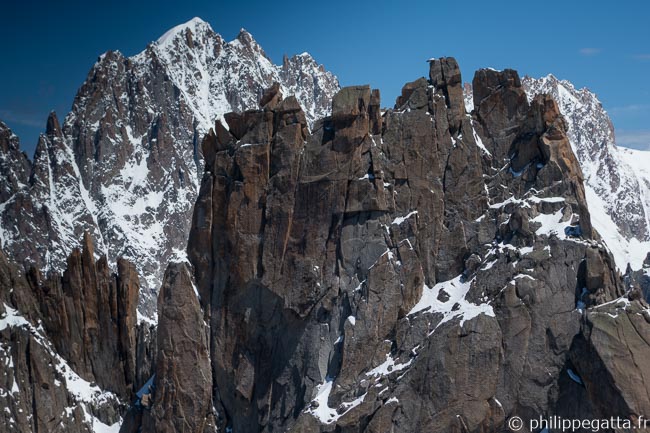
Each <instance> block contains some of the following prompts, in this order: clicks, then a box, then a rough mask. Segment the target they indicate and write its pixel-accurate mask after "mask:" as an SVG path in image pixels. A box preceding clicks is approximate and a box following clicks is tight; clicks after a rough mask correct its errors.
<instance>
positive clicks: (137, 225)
mask: <svg viewBox="0 0 650 433" xmlns="http://www.w3.org/2000/svg"><path fill="white" fill-rule="evenodd" d="M274 82H277V83H278V84H279V87H280V89H281V90H282V92H283V93H284V94H286V95H290V94H293V95H295V96H296V98H297V100H298V101H299V103H300V105H301V107H302V108H303V109H304V110H305V115H306V118H307V120H308V123H309V124H310V125H311V124H312V123H313V122H314V121H315V120H316V119H317V118H320V117H323V116H324V115H326V114H328V112H329V107H330V101H331V98H332V95H333V94H334V92H336V91H337V90H338V82H337V80H336V77H334V76H333V75H332V74H331V73H329V72H327V71H325V70H324V69H323V67H322V66H320V65H318V64H317V63H316V62H315V61H314V59H313V58H312V57H311V56H309V54H306V53H303V54H300V55H297V56H293V57H291V58H287V57H285V59H284V60H283V63H282V65H274V64H273V63H272V62H271V61H270V59H269V58H268V57H267V56H266V54H265V53H264V51H263V50H262V48H261V47H260V46H259V44H257V42H256V41H255V40H254V39H253V37H252V36H251V35H250V34H249V33H248V32H246V31H245V30H242V31H241V32H240V33H239V35H238V36H237V38H236V39H235V40H233V41H231V42H226V41H224V40H223V38H222V37H221V36H220V35H218V34H217V33H215V32H214V31H213V30H212V28H211V27H210V25H209V24H207V23H206V22H204V21H202V20H200V19H199V18H195V19H193V20H191V21H189V22H187V23H185V24H182V25H179V26H177V27H174V28H173V29H171V30H169V31H168V32H167V33H165V34H164V35H163V36H162V37H160V38H159V39H158V40H157V41H155V42H152V43H151V44H149V45H148V46H147V48H146V49H145V50H144V51H142V52H141V53H139V54H137V55H135V56H132V57H125V56H124V55H123V54H121V53H120V52H117V51H109V52H107V53H105V54H103V55H102V56H100V57H99V59H98V60H97V62H96V63H95V65H94V66H93V67H92V69H91V71H90V72H89V74H88V77H87V79H86V81H85V82H84V84H83V85H82V86H81V88H80V89H79V91H78V93H77V95H76V97H75V99H74V103H73V107H72V110H71V112H70V113H69V114H68V115H67V116H66V118H65V120H64V121H63V124H62V125H60V124H59V121H58V119H57V117H56V115H55V114H52V115H50V117H49V119H48V121H47V128H46V133H45V134H43V135H42V136H41V137H40V139H39V143H38V146H37V149H36V153H35V155H34V159H33V163H30V161H29V160H28V158H27V157H26V156H25V155H23V154H21V153H20V151H19V148H18V141H17V139H16V137H15V136H14V135H13V134H12V133H11V131H9V129H8V128H7V127H6V126H5V125H4V124H0V164H2V168H3V171H2V173H3V178H2V182H3V183H2V184H0V188H2V189H1V191H0V200H1V203H0V241H2V246H3V248H4V249H5V251H6V252H7V253H8V255H9V257H10V258H11V259H13V260H14V261H16V262H18V263H20V264H25V265H26V266H30V265H36V266H37V267H40V268H41V269H42V270H43V271H44V272H48V271H51V270H56V271H62V270H63V269H64V268H65V261H66V257H67V256H68V254H69V253H70V251H71V250H72V249H73V248H74V247H76V246H78V245H79V239H81V238H82V236H83V233H84V232H86V231H87V232H89V233H90V234H91V235H92V237H93V239H94V242H95V243H96V245H97V250H98V251H100V252H101V253H102V254H105V255H106V256H107V257H108V261H109V264H110V266H112V267H114V266H115V263H116V261H117V258H118V257H125V258H128V259H130V260H131V261H132V262H133V263H135V264H136V267H137V270H138V272H139V274H140V275H141V276H142V286H143V296H142V298H141V301H142V306H143V308H142V311H143V312H144V313H145V314H146V315H148V316H152V315H153V314H154V310H155V291H156V290H157V289H158V288H159V286H160V283H161V279H162V274H163V272H164V267H165V265H164V264H166V263H167V262H168V261H169V260H170V259H172V258H177V259H178V258H182V256H183V255H184V251H185V245H186V243H187V236H188V233H189V222H190V220H191V215H192V207H193V204H194V201H195V200H196V197H197V193H198V185H199V178H200V173H201V172H202V170H203V168H202V167H203V165H202V164H203V156H202V154H201V149H200V146H199V144H200V141H201V139H202V137H203V136H204V134H206V133H207V132H208V130H209V129H210V128H211V127H212V126H213V125H214V120H215V119H217V118H219V117H220V116H222V115H223V114H224V113H226V112H229V111H243V110H247V109H250V108H256V107H257V106H258V102H259V99H260V97H261V96H262V91H263V89H264V88H267V87H270V86H271V85H272V84H273V83H274Z"/></svg>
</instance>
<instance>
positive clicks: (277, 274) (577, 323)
mask: <svg viewBox="0 0 650 433" xmlns="http://www.w3.org/2000/svg"><path fill="white" fill-rule="evenodd" d="M473 87H474V100H473V107H474V109H473V111H472V112H471V113H467V112H466V109H465V101H464V98H463V88H462V81H461V74H460V70H459V68H458V65H457V63H456V61H455V60H454V59H452V58H443V59H434V60H431V61H430V73H429V79H428V80H427V79H420V80H416V81H414V82H412V83H409V84H407V85H406V86H405V87H404V89H403V90H402V95H401V96H400V97H399V98H398V100H397V102H396V105H395V109H394V110H387V111H386V112H384V113H382V112H381V111H380V110H379V109H378V107H379V106H380V105H379V104H380V103H379V93H378V92H376V91H372V90H371V89H370V88H369V87H368V86H356V87H348V88H344V89H342V90H341V91H340V92H339V93H338V94H337V95H336V96H335V97H334V98H333V101H332V115H331V116H330V117H327V118H324V119H322V120H320V121H318V122H316V124H315V125H314V127H313V128H312V129H311V132H310V130H309V129H308V125H307V122H306V119H305V115H304V113H303V112H302V110H301V109H300V106H299V105H298V104H297V103H296V101H295V99H293V98H291V97H290V98H287V99H284V100H282V99H281V98H280V97H278V95H277V93H276V92H275V91H274V90H273V89H271V90H270V91H269V93H268V94H267V97H265V98H263V103H264V104H263V105H264V108H263V109H262V110H251V111H246V112H244V113H239V114H235V113H231V114H227V115H226V116H225V117H224V122H226V123H227V127H226V126H224V124H222V122H221V121H218V122H217V123H216V125H215V127H214V129H213V131H211V132H210V133H209V134H208V135H207V136H206V138H205V139H204V141H203V154H204V155H205V161H206V164H205V173H204V175H203V179H202V182H201V188H200V192H199V197H198V200H197V203H196V206H195V209H194V216H193V220H192V229H191V231H190V240H189V244H188V257H189V259H190V261H191V262H192V264H193V270H194V275H195V278H196V282H197V291H198V293H199V295H200V302H201V308H202V310H203V317H204V318H205V320H206V321H208V323H209V328H210V329H209V333H210V337H209V344H210V354H211V366H212V378H213V384H212V385H213V388H212V389H213V392H212V400H213V403H214V407H215V415H216V424H217V427H218V428H220V429H232V430H233V431H261V432H270V431H278V430H281V431H301V432H303V431H341V432H384V431H396V432H398V431H399V432H401V431H404V432H406V431H458V432H460V431H464V432H478V431H482V432H488V431H502V430H503V429H504V428H505V422H506V420H507V419H508V418H509V417H511V416H515V415H517V416H520V417H522V418H524V419H530V418H533V417H538V416H550V415H557V414H561V415H563V416H570V417H574V418H582V417H584V418H588V417H600V416H602V417H605V416H609V415H611V414H614V413H617V414H620V415H621V416H629V417H634V416H640V415H641V414H643V413H645V412H644V410H646V409H645V406H644V404H645V401H644V399H643V395H644V394H645V393H646V387H645V385H643V384H642V383H637V382H635V381H633V380H628V381H627V382H621V381H620V379H619V378H618V376H617V375H619V374H622V373H619V368H620V369H621V370H620V371H624V370H625V369H627V368H630V369H632V370H634V371H635V373H634V374H635V375H637V376H639V377H645V375H646V374H647V373H648V370H647V368H646V367H645V364H641V363H639V364H636V365H634V366H632V363H633V360H634V359H636V357H642V356H643V355H642V353H643V351H644V350H647V349H648V343H647V342H646V341H645V340H644V339H643V338H636V337H635V336H634V335H633V334H632V333H631V332H626V331H625V329H624V328H626V327H628V328H630V326H647V325H644V323H645V321H644V320H643V319H642V318H641V316H640V317H639V318H637V317H636V316H634V313H633V308H637V309H638V308H641V309H643V308H646V307H645V305H646V304H644V301H643V300H637V301H629V300H628V298H626V297H625V296H628V297H632V295H631V294H632V292H631V291H630V290H629V284H627V283H625V281H624V280H623V278H622V277H621V276H620V274H618V273H617V271H616V268H615V266H614V265H613V260H612V257H611V255H610V253H609V252H608V250H607V248H606V247H605V246H604V245H602V244H601V243H600V242H599V239H600V238H599V236H598V234H597V232H596V231H595V230H594V229H593V227H592V224H591V220H590V215H589V211H588V208H587V202H586V199H585V190H584V185H583V174H582V170H581V168H580V165H579V163H578V160H577V158H576V156H575V155H574V153H573V151H572V149H571V144H570V142H569V139H568V137H567V124H566V121H565V120H564V118H563V117H562V115H561V114H560V111H559V108H558V105H557V104H556V102H555V101H554V100H553V99H552V98H551V97H550V96H547V95H539V96H537V97H535V98H533V99H532V100H531V101H530V102H529V100H528V98H527V96H526V93H525V91H524V89H523V87H522V85H521V81H520V79H519V77H518V75H517V73H516V72H515V71H512V70H506V71H503V72H498V71H493V70H480V71H478V72H477V73H476V75H475V77H474V80H473ZM269 101H273V102H272V103H269ZM615 300H616V303H620V302H622V303H624V304H625V305H626V306H629V309H625V308H624V309H621V310H620V311H619V312H618V315H616V314H612V316H609V317H613V316H615V317H616V319H615V320H613V321H611V323H606V324H601V323H598V322H597V321H595V319H594V318H593V317H595V315H597V314H599V313H598V309H599V308H604V307H601V305H604V304H607V303H608V302H611V301H615ZM607 305H610V304H607ZM616 305H618V304H616ZM625 317H633V319H627V320H626V319H625ZM630 320H634V325H629V323H630ZM590 323H592V324H591V325H590ZM600 328H610V329H616V330H620V331H621V333H622V334H620V335H617V334H616V333H613V332H609V333H607V338H605V336H604V335H602V334H603V332H599V331H597V330H599V329H600ZM605 332H606V331H605ZM644 332H647V331H644ZM629 345H635V346H637V347H635V348H634V349H633V353H632V354H631V355H630V356H629V357H628V358H627V359H625V360H623V361H620V362H619V361H618V360H617V359H615V357H613V356H612V355H611V353H612V350H613V349H612V348H613V347H616V350H620V351H624V352H625V353H628V352H629V350H628V349H625V347H628V346H629ZM593 352H598V353H601V355H600V356H599V357H593V356H590V353H593ZM614 353H615V352H614ZM610 369H612V370H613V371H611V372H610V373H609V374H610V376H611V379H610V381H609V382H608V383H609V385H607V384H602V383H597V381H596V379H595V378H596V377H598V376H599V375H601V374H602V372H603V371H607V372H609V370H610ZM572 377H578V378H579V377H584V380H583V381H581V382H580V383H577V382H576V381H575V380H573V379H572ZM619 384H623V386H622V387H619ZM607 386H609V388H608V390H611V391H612V392H611V393H610V394H607V395H603V393H602V392H600V391H601V390H602V387H607ZM577 401H584V404H579V403H576V402H577ZM610 403H612V404H610ZM614 403H616V405H614ZM618 408H620V409H621V410H623V409H625V411H623V412H624V413H623V412H621V413H619V411H618Z"/></svg>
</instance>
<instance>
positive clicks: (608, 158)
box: [465, 75, 650, 270]
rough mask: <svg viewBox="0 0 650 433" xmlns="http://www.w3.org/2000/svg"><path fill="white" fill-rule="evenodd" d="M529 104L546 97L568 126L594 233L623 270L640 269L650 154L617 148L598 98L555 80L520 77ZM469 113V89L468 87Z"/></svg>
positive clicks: (649, 213) (649, 208) (649, 240)
mask: <svg viewBox="0 0 650 433" xmlns="http://www.w3.org/2000/svg"><path fill="white" fill-rule="evenodd" d="M522 86H523V87H524V89H525V90H526V94H527V95H528V99H529V100H532V98H534V97H535V96H536V95H539V94H549V95H551V96H552V97H553V98H554V99H555V100H556V101H557V103H558V106H559V108H560V112H561V113H562V114H563V115H564V117H565V119H566V120H567V122H568V132H567V134H568V137H569V140H570V141H571V146H572V148H573V151H574V152H575V154H576V156H577V157H578V161H579V162H580V166H581V168H582V172H583V173H584V176H585V192H586V195H587V202H588V203H589V209H590V212H591V216H592V221H593V224H594V227H595V228H596V229H597V230H598V233H599V234H600V236H601V237H602V238H603V240H604V241H605V242H606V244H607V246H608V247H609V248H610V250H611V251H612V253H613V254H614V258H615V259H616V263H617V265H618V267H619V268H620V269H621V270H624V269H625V268H626V266H627V264H628V263H629V264H630V265H631V266H632V268H633V269H640V268H641V266H642V263H643V260H644V259H645V257H646V254H647V253H648V251H650V231H649V227H650V171H649V169H648V168H647V167H650V152H645V151H640V150H633V149H626V148H622V147H618V146H617V145H616V140H615V134H614V126H613V125H612V121H611V119H610V118H609V116H608V115H607V113H606V111H605V110H604V109H603V106H602V104H601V103H600V101H599V100H598V97H597V96H596V95H595V94H594V93H593V92H591V91H590V90H589V89H586V88H583V89H576V88H575V87H574V86H573V84H571V83H570V82H569V81H566V80H558V79H557V78H555V77H554V76H553V75H548V76H546V77H543V78H538V79H536V78H531V77H528V76H526V77H524V78H523V79H522ZM465 93H466V106H467V107H468V109H469V110H471V108H472V101H471V98H472V87H471V85H466V87H465Z"/></svg>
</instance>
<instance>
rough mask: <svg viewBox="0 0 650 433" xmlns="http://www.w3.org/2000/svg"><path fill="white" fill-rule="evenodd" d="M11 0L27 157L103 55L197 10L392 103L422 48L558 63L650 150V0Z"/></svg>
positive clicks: (12, 96)
mask: <svg viewBox="0 0 650 433" xmlns="http://www.w3.org/2000/svg"><path fill="white" fill-rule="evenodd" d="M93 3H94V2H88V1H65V0H63V1H60V2H55V1H42V0H41V1H28V0H22V1H11V2H5V4H3V6H2V15H3V16H2V23H1V24H0V41H2V43H1V45H0V59H2V60H1V63H0V119H2V120H4V121H5V122H6V123H8V124H9V126H10V127H11V128H13V129H14V130H15V132H16V133H17V134H18V135H19V136H20V137H21V143H22V147H23V149H25V150H26V151H27V152H28V154H29V155H30V156H31V154H32V153H33V149H34V146H35V144H36V139H37V136H38V133H39V132H41V131H43V130H44V127H45V120H46V117H47V114H48V113H49V111H51V110H55V111H57V113H58V114H59V116H60V118H63V117H64V116H65V114H66V113H67V112H68V111H69V109H70V106H71V104H72V100H73V97H74V94H75V93H76V91H77V89H78V87H79V86H81V84H82V83H83V81H84V79H85V77H86V74H87V73H88V71H89V70H90V68H91V66H92V65H93V63H94V62H95V60H96V59H97V57H98V56H99V55H100V54H101V53H103V52H104V51H107V50H109V49H114V50H120V51H122V52H123V53H125V54H127V55H132V54H136V53H138V52H140V51H141V50H142V49H144V48H145V46H146V45H147V43H149V42H150V41H152V40H155V39H157V38H158V36H160V35H161V34H163V33H164V32H165V31H166V30H167V29H169V28H171V27H173V26H174V25H176V24H180V23H182V22H185V21H187V20H189V19H191V18H192V17H194V16H199V17H201V18H203V19H204V20H206V21H208V22H209V23H210V24H211V25H212V27H213V29H214V30H215V31H216V32H217V33H220V34H221V35H222V36H223V37H224V38H225V39H226V40H232V39H233V38H235V37H236V35H237V33H238V31H239V29H240V28H241V27H244V28H246V29H247V30H248V31H249V32H251V33H252V34H253V36H254V38H255V39H256V40H257V41H258V42H259V43H260V44H261V45H262V47H263V48H264V49H265V51H266V53H267V54H268V55H269V56H270V57H271V59H272V60H273V61H274V62H276V63H279V62H281V60H282V55H283V54H285V53H286V54H289V55H292V54H297V53H301V52H303V51H308V52H309V53H311V54H312V55H313V56H314V58H315V59H316V60H317V61H318V62H320V63H323V64H324V65H325V66H326V68H327V69H328V70H330V71H332V72H334V73H335V74H336V75H337V76H338V77H339V79H340V81H341V84H342V85H352V84H370V85H372V86H373V87H374V88H379V89H381V92H382V105H384V106H392V105H393V102H394V100H395V97H396V96H397V94H398V93H399V91H400V89H401V87H402V85H403V84H404V83H405V82H407V81H412V80H414V79H416V78H418V77H420V76H424V75H426V74H427V64H426V62H425V61H426V59H428V58H430V57H441V56H454V57H456V59H457V60H458V62H459V64H460V66H461V70H462V71H463V79H464V81H471V79H472V76H473V74H474V71H475V70H476V69H478V68H481V67H488V66H489V67H493V68H497V69H503V68H507V67H510V68H514V69H517V70H518V71H519V73H520V74H521V75H524V74H528V75H531V76H536V77H537V76H542V75H546V74H548V73H553V74H554V75H556V76H557V77H558V78H563V79H568V80H570V81H572V82H573V83H574V84H575V85H576V86H578V87H583V86H586V87H588V88H589V89H591V90H592V91H594V92H596V94H597V95H598V96H599V98H600V99H601V101H602V102H603V105H604V106H605V108H606V109H607V110H608V112H609V113H610V115H611V116H612V119H613V121H614V126H615V127H616V132H617V139H618V142H619V144H622V145H628V146H633V147H637V148H650V81H649V80H648V78H650V77H649V74H648V72H649V70H650V24H649V22H650V2H647V1H645V0H637V1H629V0H618V1H615V2H612V1H607V2H605V1H601V0H591V1H576V0H562V1H556V0H547V1H526V0H524V1H522V0H517V1H488V0H482V1H470V0H466V1H462V2H456V1H451V0H447V1H439V0H428V1H413V2H405V1H391V2H381V1H372V2H370V1H364V0H344V1H340V0H326V1H321V2H312V1H309V0H304V1H293V0H285V1H282V2H273V1H264V2H261V1H221V0H220V1H215V0H204V1H190V0H184V1H181V2H179V1H168V0H158V1H156V2H145V1H133V2H128V1H123V0H114V1H110V2H100V3H101V6H97V5H95V4H93Z"/></svg>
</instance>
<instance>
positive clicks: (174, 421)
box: [142, 263, 216, 433]
mask: <svg viewBox="0 0 650 433" xmlns="http://www.w3.org/2000/svg"><path fill="white" fill-rule="evenodd" d="M193 286H194V283H193V282H192V274H191V273H190V270H189V269H188V267H187V265H185V264H178V263H171V264H170V265H169V267H168V268H167V271H166V272H165V278H164V280H163V285H162V288H161V290H160V294H159V295H158V311H159V312H160V313H159V321H158V332H157V335H158V336H157V338H158V351H157V356H156V368H155V374H156V379H155V382H154V386H155V390H156V391H155V399H154V400H153V406H152V409H151V410H150V411H147V412H145V413H144V415H143V424H142V429H143V431H151V432H160V433H174V432H182V431H188V432H195V433H207V432H216V430H215V427H214V414H213V413H212V410H213V409H212V408H213V406H212V399H211V394H212V371H211V368H210V353H209V347H208V333H207V326H206V324H205V322H204V321H203V314H202V312H201V307H200V305H199V300H198V298H197V295H196V293H195V289H194V287H193Z"/></svg>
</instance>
